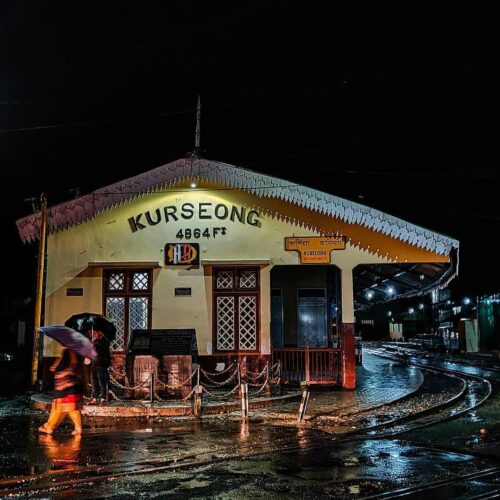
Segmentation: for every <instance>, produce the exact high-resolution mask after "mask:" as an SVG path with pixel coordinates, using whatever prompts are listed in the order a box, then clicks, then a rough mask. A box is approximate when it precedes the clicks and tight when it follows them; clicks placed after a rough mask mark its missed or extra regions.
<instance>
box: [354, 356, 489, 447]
mask: <svg viewBox="0 0 500 500" xmlns="http://www.w3.org/2000/svg"><path fill="white" fill-rule="evenodd" d="M374 351H375V350H374V349H370V352H371V353H372V354H374V355H376V356H379V357H383V358H387V359H391V360H394V361H401V360H400V359H398V358H397V357H394V356H391V355H389V354H387V353H385V352H384V353H378V352H374ZM404 361H405V362H407V363H409V364H411V365H413V366H416V367H418V368H420V369H422V370H426V371H431V372H435V373H443V374H446V375H449V376H450V375H452V376H456V377H457V378H462V379H463V380H467V379H472V380H474V381H479V382H481V383H483V384H484V385H485V390H486V394H485V395H484V396H483V397H482V398H481V399H480V400H479V401H478V402H477V403H476V404H474V405H472V406H469V407H467V408H464V409H462V410H460V411H456V412H454V413H450V414H448V415H445V416H444V417H441V418H438V419H435V420H431V421H429V422H425V423H421V424H419V425H409V426H408V428H405V429H396V430H394V431H392V432H386V433H381V434H374V431H375V432H376V431H377V430H381V429H383V428H385V427H388V426H389V425H391V426H397V425H399V424H404V423H406V422H415V421H417V420H418V419H421V418H425V417H426V416H428V415H432V414H436V413H438V412H440V411H444V410H446V409H447V408H450V405H451V404H453V403H454V402H456V401H458V400H461V399H464V397H465V394H464V397H461V398H452V400H449V401H446V402H444V403H443V404H440V405H435V406H434V407H432V408H428V409H426V410H423V411H421V412H416V413H414V414H411V415H408V416H403V417H398V418H395V419H393V420H392V421H389V422H382V423H381V424H376V425H374V426H371V427H366V428H364V429H361V430H357V431H354V432H352V433H349V434H350V435H351V436H353V435H355V436H356V439H360V438H370V439H383V438H387V437H393V436H395V435H398V434H403V433H405V432H409V431H413V430H418V429H423V428H425V427H430V426H432V425H436V424H440V423H443V422H447V421H449V420H453V419H455V418H458V417H460V416H462V415H464V414H466V413H468V412H469V411H472V410H474V409H476V408H478V407H479V406H481V405H482V404H483V403H485V402H486V400H487V399H488V398H489V397H490V396H491V394H492V391H493V388H492V385H491V383H490V382H489V380H487V379H485V378H483V377H479V376H477V375H473V374H469V373H464V372H461V371H459V370H452V369H447V368H438V367H434V366H429V365H425V364H419V363H415V362H412V361H410V360H408V359H405V360H404ZM467 391H470V387H469V384H468V386H467ZM368 432H369V434H368Z"/></svg>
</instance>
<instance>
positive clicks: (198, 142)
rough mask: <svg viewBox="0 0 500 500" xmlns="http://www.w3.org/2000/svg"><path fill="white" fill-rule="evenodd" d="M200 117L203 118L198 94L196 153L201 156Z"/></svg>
mask: <svg viewBox="0 0 500 500" xmlns="http://www.w3.org/2000/svg"><path fill="white" fill-rule="evenodd" d="M200 119H201V98H200V94H198V106H197V107H196V134H195V138H194V154H195V156H200V152H201V151H200Z"/></svg>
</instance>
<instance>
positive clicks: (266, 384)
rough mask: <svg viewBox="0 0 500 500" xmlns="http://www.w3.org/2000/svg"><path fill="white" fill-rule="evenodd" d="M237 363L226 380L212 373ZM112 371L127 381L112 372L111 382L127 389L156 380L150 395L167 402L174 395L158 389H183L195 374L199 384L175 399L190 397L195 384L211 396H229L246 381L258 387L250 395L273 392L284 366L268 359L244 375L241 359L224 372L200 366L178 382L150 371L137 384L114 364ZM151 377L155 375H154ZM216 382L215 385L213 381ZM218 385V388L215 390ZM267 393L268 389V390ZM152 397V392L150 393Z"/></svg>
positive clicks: (136, 387)
mask: <svg viewBox="0 0 500 500" xmlns="http://www.w3.org/2000/svg"><path fill="white" fill-rule="evenodd" d="M235 365H236V369H235V370H234V371H233V372H232V374H231V375H230V376H229V378H227V379H226V380H223V381H217V380H215V379H214V378H212V377H216V376H220V375H223V374H225V373H228V372H229V371H230V370H231V369H233V368H234V366H235ZM110 372H112V373H113V374H114V375H118V376H119V377H120V378H124V379H125V385H124V384H122V383H120V382H118V380H116V378H115V377H113V376H112V375H111V374H110V376H109V382H110V385H113V386H114V387H116V388H118V389H121V390H125V391H136V390H138V389H142V388H144V387H146V386H148V385H150V384H151V382H153V387H151V388H150V389H149V390H150V392H151V391H152V392H153V396H154V397H153V398H151V401H153V399H156V400H157V401H160V402H168V401H172V399H164V398H162V397H161V396H160V395H159V394H158V390H157V388H158V389H162V390H169V391H175V390H179V389H182V388H183V387H186V386H188V387H191V386H192V385H193V379H194V378H195V377H196V380H195V382H196V384H195V386H194V387H193V388H192V389H191V391H190V393H189V394H188V395H187V396H185V397H183V398H178V399H176V401H187V400H189V399H191V398H192V397H193V395H194V394H195V391H196V387H197V386H198V387H201V389H200V390H201V391H202V392H203V393H205V394H206V395H207V396H208V397H210V398H213V399H216V400H223V399H225V398H228V397H229V396H231V395H233V394H235V393H236V392H237V391H238V390H241V386H242V384H247V385H248V386H250V387H254V388H256V390H252V392H251V394H249V396H250V395H251V396H256V395H258V394H260V393H261V392H262V391H264V390H265V389H266V388H267V389H268V390H269V394H270V393H271V392H270V391H271V390H272V386H274V387H277V386H279V385H280V383H281V366H280V363H279V361H278V362H277V363H275V364H274V365H272V366H270V365H269V362H267V363H266V365H265V366H264V368H263V369H262V371H260V372H251V371H248V370H246V371H245V370H243V373H244V374H245V376H242V370H241V366H240V364H239V363H238V362H236V361H233V362H232V363H231V364H230V365H229V366H228V367H227V368H226V369H225V370H223V371H221V372H215V373H212V372H209V371H207V370H204V369H203V368H201V367H200V366H198V368H197V369H196V370H195V371H194V372H192V373H191V375H190V376H189V377H188V378H186V379H185V380H183V381H182V382H179V383H178V384H168V383H166V382H163V381H162V380H161V379H160V378H159V377H158V376H157V375H156V373H155V372H151V373H150V377H149V378H148V379H146V380H144V381H142V382H141V383H139V384H136V385H135V386H129V385H128V381H127V377H126V375H125V373H120V372H119V371H118V370H116V369H114V368H112V367H111V368H110ZM200 375H203V377H204V378H205V379H206V381H205V382H201V381H200ZM151 377H152V378H151ZM233 382H235V385H234V387H233V388H232V389H231V390H230V391H228V392H225V393H223V394H217V392H218V391H217V390H218V389H220V388H222V387H224V386H227V385H229V384H231V383H233ZM211 384H213V385H211ZM214 389H215V390H214ZM109 393H110V395H111V396H112V397H113V398H114V399H115V400H117V401H124V400H126V399H128V398H126V399H121V398H120V397H118V396H117V395H116V393H115V392H114V391H112V390H111V389H110V390H109ZM266 393H267V390H266ZM150 397H151V394H150Z"/></svg>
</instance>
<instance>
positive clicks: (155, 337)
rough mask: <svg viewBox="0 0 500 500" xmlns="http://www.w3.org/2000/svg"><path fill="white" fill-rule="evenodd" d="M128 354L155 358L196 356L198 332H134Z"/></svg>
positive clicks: (168, 330) (180, 330)
mask: <svg viewBox="0 0 500 500" xmlns="http://www.w3.org/2000/svg"><path fill="white" fill-rule="evenodd" d="M128 352H129V353H130V354H150V355H153V356H163V355H169V354H170V355H180V356H182V355H196V354H198V348H197V346H196V331H195V329H194V328H178V329H161V330H133V331H132V335H131V337H130V342H129V346H128Z"/></svg>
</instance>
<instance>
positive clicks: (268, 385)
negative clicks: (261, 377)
mask: <svg viewBox="0 0 500 500" xmlns="http://www.w3.org/2000/svg"><path fill="white" fill-rule="evenodd" d="M266 397H268V398H270V397H271V383H270V381H269V361H268V362H267V363H266Z"/></svg>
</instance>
